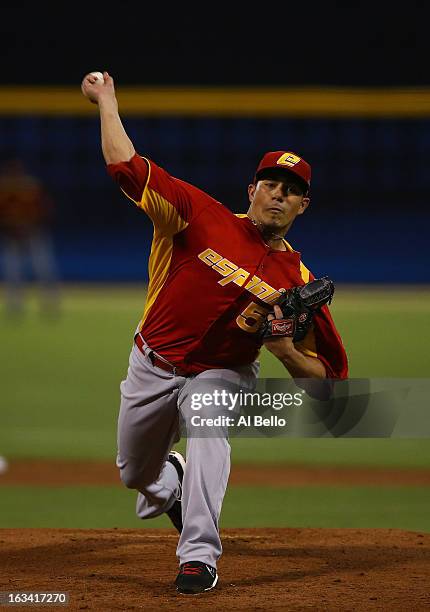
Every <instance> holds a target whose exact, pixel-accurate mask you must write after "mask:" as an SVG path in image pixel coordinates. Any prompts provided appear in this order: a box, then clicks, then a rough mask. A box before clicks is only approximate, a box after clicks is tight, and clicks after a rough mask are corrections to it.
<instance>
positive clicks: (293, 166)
mask: <svg viewBox="0 0 430 612" xmlns="http://www.w3.org/2000/svg"><path fill="white" fill-rule="evenodd" d="M269 168H276V169H279V168H281V169H283V170H287V171H288V172H292V173H293V174H295V175H296V176H297V177H299V178H300V179H301V181H302V182H303V183H305V184H306V187H307V189H309V188H310V186H311V167H310V165H309V164H308V162H307V161H305V160H304V159H303V158H302V157H300V156H299V155H297V153H293V152H292V151H269V153H266V154H265V156H264V157H263V159H262V160H261V161H260V163H259V165H258V168H257V170H256V172H255V178H254V180H255V181H257V180H258V175H259V174H260V173H261V171H262V170H267V169H269Z"/></svg>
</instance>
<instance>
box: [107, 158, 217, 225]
mask: <svg viewBox="0 0 430 612" xmlns="http://www.w3.org/2000/svg"><path fill="white" fill-rule="evenodd" d="M107 170H108V172H109V174H110V176H111V177H112V178H113V179H114V180H115V181H116V182H117V183H118V184H119V185H120V187H121V189H122V191H123V192H124V193H125V195H126V196H127V197H129V198H130V199H131V200H132V201H133V202H134V203H135V204H136V205H137V206H139V208H142V210H144V211H145V212H146V213H147V215H148V216H149V217H150V218H151V220H152V222H153V223H154V226H155V227H156V228H157V229H158V230H164V232H165V233H167V234H175V233H177V232H179V231H181V230H183V229H185V227H187V225H189V223H191V222H192V221H193V219H194V218H195V217H196V216H197V214H198V213H199V212H200V211H201V210H203V209H204V208H205V207H206V206H209V205H210V204H213V203H215V202H216V201H215V200H214V199H213V198H211V197H210V196H209V195H208V194H206V193H204V192H203V191H201V190H200V189H198V188H197V187H194V186H193V185H190V184H189V183H186V182H185V181H181V180H180V179H177V178H175V177H173V176H171V175H170V174H169V173H168V172H166V171H165V170H163V168H160V167H159V166H157V164H155V163H154V162H153V161H150V160H149V159H146V158H143V157H140V156H139V155H137V154H136V155H134V156H133V157H132V158H131V159H130V161H128V162H120V163H118V164H109V165H108V166H107Z"/></svg>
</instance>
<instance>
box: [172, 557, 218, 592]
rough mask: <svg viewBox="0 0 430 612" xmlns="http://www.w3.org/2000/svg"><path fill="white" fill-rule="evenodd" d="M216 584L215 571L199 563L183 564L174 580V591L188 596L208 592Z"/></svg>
mask: <svg viewBox="0 0 430 612" xmlns="http://www.w3.org/2000/svg"><path fill="white" fill-rule="evenodd" d="M217 582H218V574H217V571H216V569H215V568H214V567H211V566H210V565H206V563H202V562H201V561H189V562H188V563H183V564H182V565H181V569H180V570H179V574H178V575H177V577H176V580H175V584H176V590H177V591H179V592H180V593H185V594H189V595H193V594H196V593H204V592H205V591H210V590H211V589H213V588H214V586H215V585H216V583H217Z"/></svg>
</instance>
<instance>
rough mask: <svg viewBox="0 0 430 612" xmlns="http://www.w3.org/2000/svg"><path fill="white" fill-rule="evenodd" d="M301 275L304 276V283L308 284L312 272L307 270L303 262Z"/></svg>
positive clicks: (301, 263)
mask: <svg viewBox="0 0 430 612" xmlns="http://www.w3.org/2000/svg"><path fill="white" fill-rule="evenodd" d="M300 274H301V276H302V279H303V282H304V283H308V282H309V275H310V271H309V270H308V269H307V267H306V266H305V264H304V263H303V262H302V261H301V262H300Z"/></svg>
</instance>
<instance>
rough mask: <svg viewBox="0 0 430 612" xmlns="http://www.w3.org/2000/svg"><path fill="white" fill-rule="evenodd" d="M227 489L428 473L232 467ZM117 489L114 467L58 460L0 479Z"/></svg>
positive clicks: (413, 482) (428, 474) (413, 477)
mask: <svg viewBox="0 0 430 612" xmlns="http://www.w3.org/2000/svg"><path fill="white" fill-rule="evenodd" d="M229 483H230V485H251V486H252V485H265V486H275V487H285V486H309V485H337V486H360V485H361V486H366V485H374V486H429V485H430V470H424V469H423V470H409V469H387V468H376V467H372V468H363V467H327V466H322V467H315V466H312V467H310V466H300V465H285V464H283V465H262V464H258V465H233V467H232V471H231V475H230V480H229ZM2 484H3V485H39V486H65V485H94V486H97V485H118V486H120V484H121V483H120V480H119V475H118V470H117V468H116V467H115V465H114V464H113V463H107V462H85V463H84V462H82V461H59V460H55V461H54V460H31V461H29V460H27V461H26V460H15V461H13V462H11V464H10V466H9V469H8V471H7V472H6V473H5V474H1V475H0V485H2Z"/></svg>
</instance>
